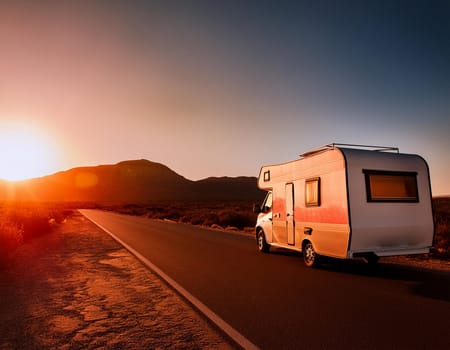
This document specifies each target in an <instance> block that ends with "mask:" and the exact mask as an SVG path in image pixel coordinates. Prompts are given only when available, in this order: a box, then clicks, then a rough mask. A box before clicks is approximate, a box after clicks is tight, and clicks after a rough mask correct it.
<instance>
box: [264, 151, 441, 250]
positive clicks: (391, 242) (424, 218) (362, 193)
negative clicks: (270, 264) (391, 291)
mask: <svg viewBox="0 0 450 350" xmlns="http://www.w3.org/2000/svg"><path fill="white" fill-rule="evenodd" d="M367 172H375V174H378V172H379V173H381V174H382V176H381V178H382V180H383V176H384V175H383V174H388V175H387V177H388V178H389V174H391V173H392V174H400V175H402V174H407V175H410V174H413V175H411V178H413V177H415V179H416V183H417V193H416V195H417V197H418V198H417V200H410V198H407V200H403V199H401V198H400V199H399V200H397V199H395V198H394V199H393V200H392V199H388V200H381V201H378V200H376V198H375V197H374V198H375V199H373V198H369V196H368V191H369V189H368V186H369V185H368V182H367V181H368V177H367ZM370 181H372V180H370ZM258 186H259V188H261V189H265V190H267V191H271V193H272V194H271V210H270V211H266V212H264V213H261V214H260V215H259V217H258V223H257V226H256V230H257V232H258V230H260V229H262V230H263V231H264V235H265V239H266V241H267V244H269V245H272V246H277V247H283V248H288V249H293V250H298V251H302V250H303V249H304V247H305V244H306V243H308V242H311V243H312V245H313V247H314V250H315V252H316V253H318V254H320V255H324V256H330V257H337V258H352V257H356V256H369V254H370V255H373V254H375V255H376V256H386V255H404V254H415V253H425V252H429V250H430V248H431V246H432V242H433V235H434V225H433V217H432V209H431V190H430V182H429V171H428V166H427V164H426V162H425V161H424V160H423V158H421V157H420V156H417V155H408V154H400V153H392V152H379V151H372V150H370V151H369V150H361V149H351V148H344V147H336V146H334V145H333V146H332V147H325V148H323V149H319V151H314V152H310V153H307V154H305V156H304V157H302V158H300V159H297V160H294V161H291V162H287V163H283V164H277V165H271V166H264V167H262V169H261V172H260V175H259V179H258ZM316 200H317V201H316Z"/></svg>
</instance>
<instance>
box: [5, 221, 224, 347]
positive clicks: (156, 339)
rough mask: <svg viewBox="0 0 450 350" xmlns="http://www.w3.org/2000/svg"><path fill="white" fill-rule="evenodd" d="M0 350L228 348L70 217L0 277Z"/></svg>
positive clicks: (158, 284)
mask: <svg viewBox="0 0 450 350" xmlns="http://www.w3.org/2000/svg"><path fill="white" fill-rule="evenodd" d="M0 310H1V314H0V321H1V322H0V334H1V337H0V349H55V348H58V349H169V348H170V349H174V348H176V349H187V348H189V349H202V348H208V349H230V348H232V345H230V343H228V342H227V340H226V339H225V338H224V337H223V336H222V335H221V334H220V333H219V332H218V331H216V330H215V328H213V327H212V326H211V325H210V324H209V323H208V322H207V321H205V319H203V318H202V317H201V316H200V315H199V314H198V313H196V312H195V311H193V309H192V308H191V307H190V305H189V304H187V303H186V302H185V301H184V299H182V298H180V297H179V296H178V295H177V294H176V293H175V292H174V291H173V290H171V289H170V288H169V287H168V286H166V285H165V284H164V283H163V282H162V281H161V280H160V279H159V278H158V277H157V276H156V275H155V274H154V273H152V272H151V271H149V270H148V269H147V268H145V267H144V266H143V265H142V264H141V263H140V262H138V261H137V259H135V258H134V257H133V256H132V255H131V254H130V253H129V252H128V251H127V250H125V249H124V248H122V247H121V246H120V245H119V244H118V243H117V242H115V241H114V240H113V239H112V238H110V236H108V235H107V234H105V233H104V232H103V231H101V230H100V229H99V228H98V227H97V226H95V225H94V224H92V223H91V222H90V221H88V220H87V219H85V218H84V217H82V216H81V214H79V213H76V214H75V215H74V216H73V217H71V218H69V219H68V220H67V221H66V222H65V223H63V224H61V225H60V226H58V227H57V228H56V229H55V230H54V232H52V233H51V234H49V235H46V236H44V237H41V238H38V239H35V240H33V241H31V242H29V243H27V244H25V245H23V246H22V247H20V248H19V249H18V251H17V252H16V254H15V256H14V258H13V260H12V261H11V263H10V264H9V266H8V267H7V268H6V269H5V270H4V271H1V272H0Z"/></svg>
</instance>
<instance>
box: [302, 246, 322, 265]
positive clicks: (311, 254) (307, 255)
mask: <svg viewBox="0 0 450 350" xmlns="http://www.w3.org/2000/svg"><path fill="white" fill-rule="evenodd" d="M319 260H320V257H319V254H317V253H316V251H315V250H314V247H313V245H312V243H311V242H306V243H305V245H304V246H303V261H304V262H305V265H306V266H307V267H315V266H317V265H318V264H319Z"/></svg>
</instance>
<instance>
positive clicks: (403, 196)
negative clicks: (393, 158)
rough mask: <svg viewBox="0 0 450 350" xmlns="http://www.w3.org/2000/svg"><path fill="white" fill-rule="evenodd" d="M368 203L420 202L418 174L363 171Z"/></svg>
mask: <svg viewBox="0 0 450 350" xmlns="http://www.w3.org/2000/svg"><path fill="white" fill-rule="evenodd" d="M363 173H364V176H365V180H366V192H367V201H368V202H418V201H419V195H418V190H417V173H416V172H408V171H380V170H363Z"/></svg>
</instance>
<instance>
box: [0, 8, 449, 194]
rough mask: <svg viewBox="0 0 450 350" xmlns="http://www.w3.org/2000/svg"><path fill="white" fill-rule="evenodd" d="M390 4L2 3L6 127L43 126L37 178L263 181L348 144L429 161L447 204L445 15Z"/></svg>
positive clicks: (0, 83) (0, 64) (0, 70)
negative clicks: (111, 168) (149, 170)
mask: <svg viewBox="0 0 450 350" xmlns="http://www.w3.org/2000/svg"><path fill="white" fill-rule="evenodd" d="M345 3H346V2H345ZM432 3H433V4H434V2H433V1H432ZM193 4H195V6H194V5H193ZM346 4H347V3H346ZM379 4H380V5H373V6H368V5H367V6H365V5H361V4H359V5H358V2H352V1H350V2H348V5H347V6H344V5H342V6H339V7H338V8H336V6H335V5H334V3H333V2H332V1H330V2H329V3H328V2H327V1H325V2H323V4H321V5H314V6H309V5H308V6H307V4H306V2H302V1H297V2H289V1H282V2H281V3H280V4H279V5H277V6H275V5H274V4H272V5H268V4H264V5H263V4H259V5H254V6H253V5H252V4H251V3H247V4H242V3H241V2H238V1H229V2H226V4H221V5H218V4H215V5H214V6H212V5H208V2H204V1H198V2H186V1H181V2H180V1H162V2H160V1H152V2H145V1H133V2H127V1H90V2H62V1H44V2H33V1H2V2H1V3H0V43H1V46H2V47H1V55H0V76H1V80H0V127H1V128H3V130H5V128H6V127H5V125H6V124H11V123H15V124H16V125H17V124H20V125H26V126H27V127H25V128H31V129H34V130H39V132H38V134H39V138H40V140H41V141H40V142H41V143H45V144H46V146H45V147H47V149H49V148H51V149H52V154H51V155H48V154H47V155H46V156H45V157H47V158H45V159H47V160H45V161H43V162H47V166H43V167H42V168H40V170H39V172H41V174H40V175H45V174H48V173H52V172H56V171H59V170H65V169H68V168H72V167H76V166H84V165H97V164H106V163H116V162H119V161H122V160H125V159H139V158H146V159H149V160H152V161H157V162H161V163H164V164H166V165H167V166H169V167H171V168H172V169H173V170H175V171H176V172H178V173H180V174H181V175H183V176H185V177H187V178H190V179H199V178H204V177H208V176H224V175H228V176H237V175H253V176H256V175H257V174H258V172H259V168H260V166H261V165H263V164H268V163H277V162H282V161H286V160H291V159H295V158H296V157H297V156H298V154H300V153H302V152H303V151H305V150H307V149H310V148H313V147H316V146H319V145H322V144H326V143H330V142H345V143H358V144H375V145H387V146H398V147H400V150H401V151H402V152H405V153H419V154H421V155H422V156H424V157H425V159H427V161H428V162H429V164H430V170H431V174H432V182H433V192H434V194H450V183H449V181H448V179H447V176H448V174H449V173H450V165H449V163H450V162H448V152H449V150H450V141H449V139H450V138H449V137H448V131H449V130H450V117H449V107H450V106H449V101H450V93H449V92H450V88H449V85H448V81H450V79H449V78H450V74H449V68H448V62H449V61H450V60H449V58H450V54H449V50H448V41H447V40H446V39H442V40H441V39H440V38H448V34H449V32H450V30H449V24H448V20H447V19H448V15H450V12H449V8H448V7H446V6H445V5H442V4H440V5H439V6H443V8H439V6H431V5H430V6H429V7H427V5H423V4H421V3H420V2H415V1H412V2H411V5H410V6H411V8H409V9H408V11H404V9H403V8H402V7H401V6H403V5H400V4H401V3H400V2H396V1H394V2H385V1H380V3H379ZM397 4H399V5H398V6H397ZM436 4H437V3H436ZM374 6H375V7H374ZM377 6H379V7H377ZM430 18H431V19H432V21H431V19H430ZM363 19H364V20H363ZM427 21H430V23H431V22H432V24H433V25H432V26H431V24H430V23H429V22H427ZM417 23H419V24H417ZM445 45H447V47H445ZM0 130H1V129H0ZM5 147H7V146H3V148H5ZM45 147H44V148H45ZM4 152H5V151H4ZM36 157H37V155H36ZM1 166H2V167H4V166H5V165H1ZM38 175H39V174H36V176H38ZM33 176H34V175H33ZM0 177H2V172H1V169H0Z"/></svg>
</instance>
